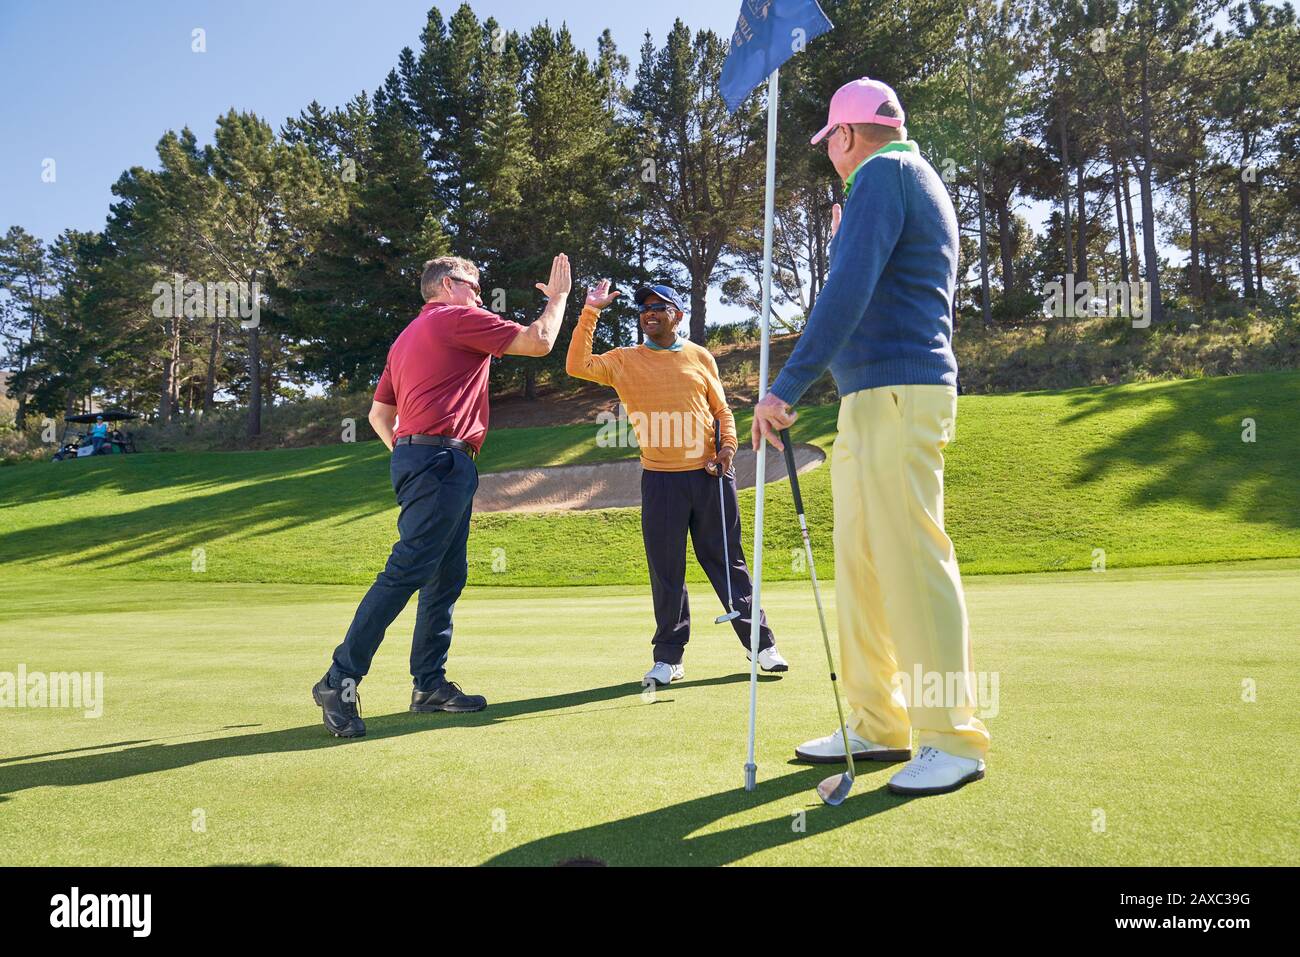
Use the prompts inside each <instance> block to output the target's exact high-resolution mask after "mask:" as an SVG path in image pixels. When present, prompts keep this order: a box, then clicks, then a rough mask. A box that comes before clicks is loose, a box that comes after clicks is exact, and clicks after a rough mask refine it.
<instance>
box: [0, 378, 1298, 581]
mask: <svg viewBox="0 0 1300 957" xmlns="http://www.w3.org/2000/svg"><path fill="white" fill-rule="evenodd" d="M835 416H836V407H835V406H820V407H814V408H809V409H807V410H805V411H804V412H803V414H802V417H801V420H800V422H799V423H798V424H797V425H796V429H795V431H796V438H797V439H798V440H800V441H807V442H814V443H817V444H820V445H822V446H823V447H825V448H827V449H829V448H830V444H831V442H832V441H833V438H834V434H835ZM1248 417H1249V418H1253V419H1254V420H1255V422H1256V427H1257V441H1255V442H1254V443H1246V442H1243V441H1242V439H1241V435H1242V420H1243V419H1245V418H1248ZM741 420H742V421H741V428H742V431H744V430H746V429H747V423H748V417H747V416H744V415H742V417H741ZM1297 421H1300V374H1297V373H1276V374H1259V375H1249V376H1233V377H1226V378H1218V379H1197V380H1186V381H1179V382H1160V383H1149V384H1143V385H1127V386H1115V387H1106V388H1092V389H1079V390H1073V391H1068V392H1061V393H1024V394H1018V395H997V396H964V397H963V398H962V399H961V404H960V411H959V414H958V422H957V437H956V441H955V442H954V443H953V445H952V446H951V447H950V449H949V452H948V468H947V472H946V481H947V502H946V508H947V514H946V519H947V524H948V529H949V531H950V533H951V534H952V537H953V539H954V541H955V542H956V545H957V553H958V557H959V558H960V560H961V563H962V569H963V571H964V572H965V573H966V574H970V575H974V574H981V573H1010V572H1023V571H1049V570H1067V569H1083V568H1088V567H1089V566H1090V565H1091V564H1092V563H1093V561H1094V556H1095V554H1097V550H1101V551H1102V552H1104V554H1105V562H1106V564H1107V567H1110V568H1118V567H1137V566H1149V565H1166V564H1185V563H1198V562H1216V561H1226V560H1238V559H1255V558H1277V557H1295V556H1300V465H1298V464H1297V463H1300V435H1298V433H1297V430H1296V428H1295V423H1296V422H1297ZM596 434H597V427H596V425H595V424H592V425H571V426H560V427H556V428H549V429H517V430H499V431H494V432H492V433H491V435H490V436H489V438H488V442H487V446H486V448H485V450H484V455H483V457H482V459H481V468H482V469H483V470H484V471H494V470H498V469H505V468H516V467H521V466H526V465H539V464H561V463H573V462H592V461H605V460H609V459H612V458H619V457H626V456H629V455H632V454H634V452H635V450H632V449H619V448H602V447H600V446H599V445H598V444H597V442H596ZM386 463H387V456H386V453H385V452H384V450H383V449H382V447H381V446H379V445H378V444H377V443H374V442H370V443H363V444H358V445H343V444H340V445H335V446H328V447H322V448H311V449H289V450H280V451H266V452H255V453H252V452H250V453H238V452H230V453H198V454H180V453H177V454H143V455H139V456H124V457H121V458H116V457H115V458H113V459H111V460H98V461H86V462H73V463H65V464H59V465H54V464H49V463H32V464H25V465H18V466H14V467H12V468H5V469H0V563H3V564H5V565H6V566H8V567H10V568H26V569H27V570H38V569H40V570H45V571H52V572H63V573H76V574H81V573H84V572H88V571H93V572H104V573H109V574H111V575H113V576H115V577H121V578H130V579H137V580H138V579H173V580H190V581H194V580H206V581H232V582H233V581H245V582H320V583H351V584H360V583H365V582H368V581H369V580H370V579H371V578H372V577H373V575H374V573H375V571H376V570H377V569H378V567H379V566H380V565H381V564H382V562H383V560H384V558H385V556H386V555H387V551H388V548H389V546H390V544H391V542H392V539H393V537H394V525H395V520H396V508H395V506H394V504H393V501H392V492H391V489H390V488H389V485H388V475H387V464H386ZM802 482H803V485H804V487H805V499H806V504H807V507H808V516H809V521H810V523H811V527H812V530H813V538H814V542H815V544H816V545H817V548H818V556H817V560H818V568H819V570H820V571H821V572H822V573H823V574H824V576H825V577H827V578H831V577H833V574H834V567H833V556H832V555H831V554H830V542H831V523H832V513H831V499H830V470H829V469H828V468H825V467H823V468H820V469H817V470H815V471H813V472H811V473H809V474H808V475H807V476H806V477H805V478H803V480H802ZM770 489H771V491H770V494H769V496H768V501H769V511H768V521H767V523H766V536H765V548H766V549H767V556H768V561H767V571H766V577H767V578H768V579H769V580H777V579H794V578H798V577H800V575H801V574H802V572H801V571H800V570H799V569H798V568H797V567H795V564H794V561H793V556H795V555H797V554H798V553H799V551H800V549H799V539H798V532H797V526H796V525H795V520H794V515H793V509H792V506H791V500H790V492H789V486H788V485H787V484H786V483H784V482H780V483H777V484H775V485H773V486H771V487H770ZM753 494H754V493H753V492H752V491H750V492H747V493H744V494H743V495H742V507H743V508H744V510H745V518H744V521H745V526H746V529H747V530H748V529H750V528H752V522H751V512H752V507H753ZM640 536H641V532H640V515H639V511H638V510H637V509H608V510H601V511H592V512H569V513H563V514H549V515H515V514H494V515H481V516H478V517H476V518H475V520H474V529H473V532H472V534H471V537H470V581H471V583H472V584H479V585H503V586H510V585H586V584H639V583H641V582H644V581H645V575H646V572H645V559H644V555H643V552H642V548H641V540H640ZM197 549H201V550H202V552H201V556H202V559H203V561H202V562H199V561H198V560H197V559H198V556H199V555H200V553H199V552H197V551H196V550H197ZM494 559H495V560H496V561H497V567H498V568H500V560H501V559H504V562H505V568H504V570H502V571H494V570H493V563H494ZM198 567H203V568H204V569H205V570H204V571H202V572H199V571H196V570H195V569H196V568H198ZM691 569H692V570H691V578H692V580H696V581H698V580H701V577H702V576H701V574H700V572H699V570H698V568H696V567H695V565H694V562H693V560H692V563H691Z"/></svg>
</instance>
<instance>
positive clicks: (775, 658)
mask: <svg viewBox="0 0 1300 957" xmlns="http://www.w3.org/2000/svg"><path fill="white" fill-rule="evenodd" d="M745 660H746V661H749V660H752V659H751V658H750V655H749V652H745ZM758 667H759V668H761V669H762V670H763V671H789V670H790V662H788V661H786V660H785V659H784V658H782V657H781V652H779V651H777V650H776V645H772V646H770V647H768V648H764V649H762V650H761V651H759V653H758Z"/></svg>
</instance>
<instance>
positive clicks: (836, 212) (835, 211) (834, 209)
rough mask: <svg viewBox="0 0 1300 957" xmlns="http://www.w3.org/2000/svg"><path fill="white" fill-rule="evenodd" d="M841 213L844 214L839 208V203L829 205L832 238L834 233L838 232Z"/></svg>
mask: <svg viewBox="0 0 1300 957" xmlns="http://www.w3.org/2000/svg"><path fill="white" fill-rule="evenodd" d="M843 214H844V210H843V209H841V208H840V204H839V203H835V204H834V205H833V206H831V238H832V239H834V238H835V234H836V233H837V232H839V228H840V216H842V215H843Z"/></svg>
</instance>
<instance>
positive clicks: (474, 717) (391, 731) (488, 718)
mask: <svg viewBox="0 0 1300 957" xmlns="http://www.w3.org/2000/svg"><path fill="white" fill-rule="evenodd" d="M748 680H749V675H748V673H744V674H734V675H723V676H721V677H717V678H706V679H704V680H701V681H687V682H682V683H681V684H678V685H674V686H673V687H674V688H677V687H682V686H686V687H706V686H710V685H726V684H734V683H737V682H743V681H748ZM760 680H764V681H772V680H779V679H775V678H766V679H760ZM640 694H641V685H640V684H639V683H627V684H618V685H607V686H605V687H603V688H591V689H587V690H584V691H573V692H567V693H564V694H555V695H547V696H545V697H540V698H525V699H522V700H519V701H506V702H504V703H501V704H493V705H490V706H489V707H488V709H487V710H486V711H480V712H477V713H475V714H411V713H410V712H399V713H396V714H385V715H378V716H376V717H367V718H366V719H365V721H366V736H365V737H364V738H357V739H354V740H351V741H344V740H341V739H339V738H335V737H332V736H331V735H330V734H329V733H328V732H327V731H326V730H325V728H324V727H323V726H322V725H321V723H320V722H319V721H314V722H313V723H311V724H309V725H303V726H302V727H298V728H285V729H283V730H280V731H264V732H259V733H257V734H238V735H227V736H225V737H220V738H207V739H205V740H202V741H186V742H184V743H182V744H162V743H159V742H161V741H163V740H165V739H162V738H154V739H149V740H147V741H144V742H125V743H127V744H130V745H131V746H130V747H127V748H126V749H125V750H119V751H101V752H100V753H97V754H85V753H78V754H77V756H76V757H65V758H59V759H57V760H36V761H31V760H29V761H28V763H24V764H14V763H11V762H12V761H14V760H19V761H21V760H24V759H23V758H15V759H0V801H3V800H4V795H5V794H12V793H14V792H17V791H24V790H27V789H29V788H40V787H68V786H75V785H80V784H98V783H101V782H104V781H117V780H121V779H123V778H131V777H136V776H138V775H142V774H155V773H157V772H159V771H171V770H174V769H176V768H184V767H190V766H192V765H195V764H202V763H204V762H206V761H219V760H223V759H225V758H242V757H248V756H250V755H256V754H282V753H286V752H290V751H316V750H320V749H322V748H336V747H361V748H364V747H366V745H367V743H368V742H372V741H376V740H383V739H384V738H394V737H399V736H401V735H407V734H420V733H423V732H426V731H429V732H432V731H437V730H439V729H442V728H465V727H471V728H472V727H481V726H484V725H491V724H496V723H498V722H500V721H506V720H509V719H512V718H522V717H524V716H527V715H538V714H540V713H544V712H548V711H556V710H560V709H563V708H573V707H577V706H579V705H587V704H597V703H600V702H606V701H613V700H616V699H619V698H628V697H639V696H640ZM664 694H665V693H664V692H660V696H659V698H658V700H657V701H656V702H655V704H656V705H662V704H670V703H671V702H672V699H671V698H666V697H664V696H663V695H664ZM303 698H304V702H305V706H304V711H309V712H315V713H318V712H316V709H315V706H314V705H312V704H311V695H310V693H309V692H308V691H307V690H306V688H304V691H303ZM221 730H226V729H225V728H223V729H221ZM195 733H196V734H202V733H205V732H195ZM122 743H123V742H118V743H115V744H113V743H110V744H105V745H103V746H102V747H104V748H113V747H119V746H120V745H121V744H122ZM88 750H93V749H89V748H75V749H72V750H71V751H69V752H49V753H47V754H44V755H33V756H32V757H37V758H47V757H50V756H52V755H58V754H64V753H73V752H85V751H88Z"/></svg>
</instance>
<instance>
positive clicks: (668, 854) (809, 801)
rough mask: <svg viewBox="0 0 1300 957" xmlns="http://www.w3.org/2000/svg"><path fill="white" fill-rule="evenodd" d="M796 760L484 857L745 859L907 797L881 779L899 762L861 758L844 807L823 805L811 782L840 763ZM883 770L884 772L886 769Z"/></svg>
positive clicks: (621, 861)
mask: <svg viewBox="0 0 1300 957" xmlns="http://www.w3.org/2000/svg"><path fill="white" fill-rule="evenodd" d="M791 763H792V764H793V762H791ZM797 766H798V767H800V768H801V770H799V771H796V772H794V773H792V774H785V775H782V776H781V777H779V778H772V779H769V780H760V781H759V783H758V789H757V790H756V791H754V792H747V791H745V790H744V789H743V788H736V789H735V790H734V791H723V792H721V793H719V794H709V795H706V796H705V797H701V798H695V799H693V800H690V801H683V802H682V803H680V804H671V805H669V806H668V807H662V808H656V809H655V810H653V811H647V812H646V813H644V814H637V815H634V816H632V817H627V818H623V819H621V820H617V821H609V822H606V823H603V824H593V825H592V826H591V827H584V828H581V829H579V830H576V831H568V832H565V833H563V834H553V835H550V836H548V837H543V838H539V839H538V840H536V841H530V842H528V843H527V844H521V845H520V846H518V847H515V848H511V849H510V850H508V851H505V852H503V853H501V854H498V855H497V856H496V857H494V858H492V859H491V860H489V861H487V862H485V866H489V867H490V866H498V867H502V866H504V867H511V866H538V865H540V866H555V865H558V864H564V863H566V862H570V861H574V860H584V859H586V860H591V859H594V860H596V861H599V862H602V863H604V864H609V865H614V866H618V865H637V864H640V865H647V864H649V865H665V864H678V865H690V866H692V867H718V866H721V865H723V864H732V863H735V862H736V861H740V860H744V859H745V858H747V857H749V856H750V855H751V854H756V853H758V852H759V851H764V850H769V849H771V848H774V847H780V846H781V845H783V844H792V843H794V842H796V841H801V840H803V839H805V838H807V837H810V836H812V835H815V834H824V833H826V832H828V831H834V830H837V829H838V828H841V827H845V826H846V825H849V824H853V823H855V822H857V821H861V820H863V819H864V818H868V817H873V816H875V815H877V814H882V813H884V812H885V811H888V810H891V809H892V808H896V807H898V806H899V805H901V804H904V803H906V802H907V800H909V799H908V798H903V797H899V796H898V795H896V794H892V793H890V792H889V791H888V790H887V789H886V787H885V784H884V781H885V780H886V779H887V778H888V777H889V775H890V774H892V773H893V772H894V771H896V770H897V769H898V768H897V766H896V765H892V764H886V765H882V764H877V763H873V762H868V761H863V762H859V763H858V775H859V776H858V779H857V781H855V782H854V791H853V793H851V794H850V796H849V798H848V800H846V801H845V802H844V803H843V804H841V805H840V806H839V807H826V806H825V805H823V804H822V803H821V801H820V800H819V799H818V798H817V796H816V794H814V789H815V788H816V787H817V783H818V782H819V781H821V780H822V779H823V778H825V777H826V776H827V775H829V774H834V773H836V772H837V771H838V770H839V768H838V767H831V766H828V765H823V766H819V767H811V768H805V767H804V766H802V765H797ZM737 770H739V768H738V769H737ZM880 772H885V773H884V774H883V775H881V774H880ZM877 781H878V782H880V783H879V785H877V784H876V782H877ZM778 801H779V802H782V803H781V804H780V805H779V806H778V807H776V808H774V809H773V812H774V813H775V817H772V818H771V819H769V820H765V821H757V822H755V823H752V824H744V825H742V826H740V827H734V828H730V829H726V830H718V831H712V832H710V833H708V834H699V835H696V832H697V831H699V830H701V829H703V828H707V827H710V826H712V825H714V824H716V823H717V822H718V821H721V820H723V819H724V818H726V817H729V816H731V815H733V814H740V813H743V812H745V811H748V810H750V809H752V808H754V807H755V806H758V805H760V804H770V803H772V802H778ZM795 811H803V812H805V814H804V818H803V825H804V827H803V830H797V829H796V828H795V823H796V821H795V818H794V816H793V812H795ZM692 835H695V836H692ZM822 863H826V864H833V863H843V864H863V863H868V862H865V861H858V860H854V861H838V862H837V861H824V862H822Z"/></svg>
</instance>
